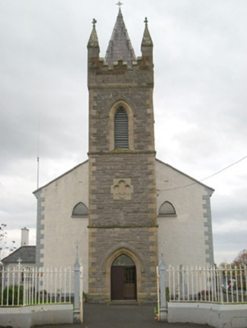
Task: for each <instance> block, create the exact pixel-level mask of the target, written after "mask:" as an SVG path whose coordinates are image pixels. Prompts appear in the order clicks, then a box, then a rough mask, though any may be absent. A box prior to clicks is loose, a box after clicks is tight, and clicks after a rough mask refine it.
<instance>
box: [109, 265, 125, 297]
mask: <svg viewBox="0 0 247 328" xmlns="http://www.w3.org/2000/svg"><path fill="white" fill-rule="evenodd" d="M111 299H112V300H123V299H124V266H112V267H111Z"/></svg>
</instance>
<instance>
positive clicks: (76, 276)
mask: <svg viewBox="0 0 247 328" xmlns="http://www.w3.org/2000/svg"><path fill="white" fill-rule="evenodd" d="M77 247H78V246H77ZM74 323H80V264H79V260H78V254H76V260H75V264H74Z"/></svg>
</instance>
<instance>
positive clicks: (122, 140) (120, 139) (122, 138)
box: [114, 107, 129, 149]
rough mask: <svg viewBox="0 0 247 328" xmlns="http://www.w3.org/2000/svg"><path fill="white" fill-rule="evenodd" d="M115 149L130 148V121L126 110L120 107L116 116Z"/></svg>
mask: <svg viewBox="0 0 247 328" xmlns="http://www.w3.org/2000/svg"><path fill="white" fill-rule="evenodd" d="M114 132H115V134H114V142H115V149H129V122H128V115H127V113H126V110H125V109H124V108H123V107H119V108H118V110H117V111H116V114H115V117H114Z"/></svg>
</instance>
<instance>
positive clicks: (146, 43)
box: [142, 17, 153, 47]
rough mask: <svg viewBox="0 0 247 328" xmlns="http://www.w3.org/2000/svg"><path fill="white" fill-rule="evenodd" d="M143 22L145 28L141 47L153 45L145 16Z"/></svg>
mask: <svg viewBox="0 0 247 328" xmlns="http://www.w3.org/2000/svg"><path fill="white" fill-rule="evenodd" d="M144 23H145V30H144V34H143V38H142V47H152V46H153V41H152V39H151V35H150V33H149V30H148V19H147V17H146V18H145V20H144Z"/></svg>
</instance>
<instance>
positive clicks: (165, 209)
mask: <svg viewBox="0 0 247 328" xmlns="http://www.w3.org/2000/svg"><path fill="white" fill-rule="evenodd" d="M175 215H176V211H175V208H174V206H173V205H172V204H171V203H169V202H167V201H166V202H164V203H163V204H162V205H161V206H160V209H159V216H175Z"/></svg>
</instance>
